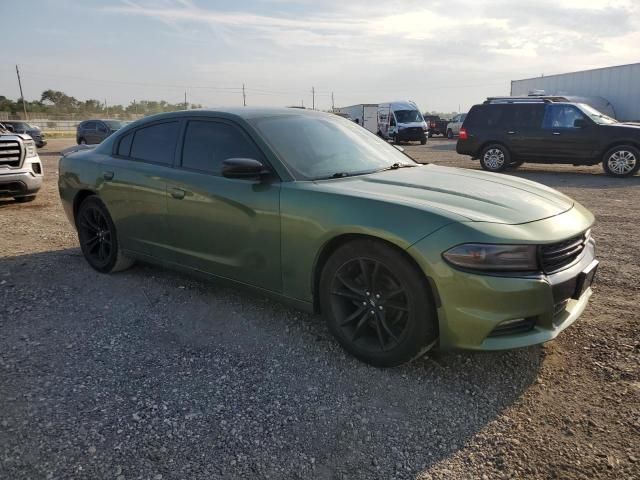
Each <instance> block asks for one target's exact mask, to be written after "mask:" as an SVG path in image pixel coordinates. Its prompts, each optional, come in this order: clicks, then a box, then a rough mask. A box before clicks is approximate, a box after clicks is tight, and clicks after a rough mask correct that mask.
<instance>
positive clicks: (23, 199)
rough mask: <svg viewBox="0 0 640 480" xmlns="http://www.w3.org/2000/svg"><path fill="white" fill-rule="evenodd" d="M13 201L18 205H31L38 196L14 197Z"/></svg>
mask: <svg viewBox="0 0 640 480" xmlns="http://www.w3.org/2000/svg"><path fill="white" fill-rule="evenodd" d="M13 199H14V200H15V201H16V202H17V203H29V202H33V201H34V200H35V199H36V196H35V195H27V196H25V197H13Z"/></svg>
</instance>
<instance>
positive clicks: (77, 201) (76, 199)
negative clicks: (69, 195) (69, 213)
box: [73, 190, 96, 222]
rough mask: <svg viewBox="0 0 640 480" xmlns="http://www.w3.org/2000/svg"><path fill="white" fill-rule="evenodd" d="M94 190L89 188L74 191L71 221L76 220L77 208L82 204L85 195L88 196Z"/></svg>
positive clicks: (92, 193) (93, 193)
mask: <svg viewBox="0 0 640 480" xmlns="http://www.w3.org/2000/svg"><path fill="white" fill-rule="evenodd" d="M95 194H96V192H92V191H91V190H80V191H79V192H78V193H76V196H75V197H74V199H73V221H74V222H75V221H76V217H77V216H78V209H79V208H80V205H81V204H82V202H84V200H85V199H86V198H87V197H90V196H91V195H95Z"/></svg>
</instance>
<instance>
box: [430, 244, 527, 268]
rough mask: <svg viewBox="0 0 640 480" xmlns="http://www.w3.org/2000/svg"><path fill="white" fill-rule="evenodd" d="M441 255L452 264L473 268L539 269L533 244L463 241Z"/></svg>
mask: <svg viewBox="0 0 640 480" xmlns="http://www.w3.org/2000/svg"><path fill="white" fill-rule="evenodd" d="M442 256H443V257H444V258H445V259H446V260H447V261H449V262H450V263H452V264H453V265H457V266H459V267H463V268H471V269H474V270H501V271H504V270H510V271H528V270H539V268H538V259H537V248H536V246H535V245H492V244H487V243H465V244H463V245H458V246H457V247H453V248H451V249H449V250H447V251H446V252H444V253H443V254H442Z"/></svg>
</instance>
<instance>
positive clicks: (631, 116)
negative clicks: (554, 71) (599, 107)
mask: <svg viewBox="0 0 640 480" xmlns="http://www.w3.org/2000/svg"><path fill="white" fill-rule="evenodd" d="M532 90H544V92H545V94H547V95H578V96H584V97H604V98H606V99H607V100H609V102H611V104H612V105H613V108H614V109H615V111H616V118H617V119H618V120H621V121H629V120H635V121H640V63H633V64H631V65H620V66H616V67H608V68H598V69H596V70H585V71H582V72H573V73H564V74H561V75H549V76H546V77H536V78H527V79H524V80H513V81H512V82H511V95H527V94H528V93H529V92H530V91H532Z"/></svg>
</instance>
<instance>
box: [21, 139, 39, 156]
mask: <svg viewBox="0 0 640 480" xmlns="http://www.w3.org/2000/svg"><path fill="white" fill-rule="evenodd" d="M24 148H25V149H26V150H27V158H29V157H37V156H38V151H37V150H36V144H35V142H34V141H33V140H27V141H25V142H24Z"/></svg>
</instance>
